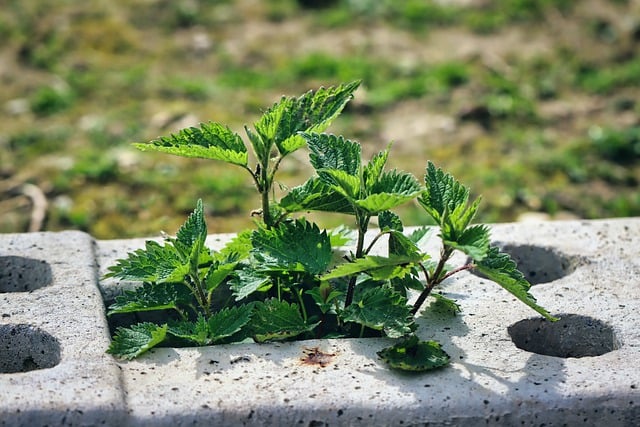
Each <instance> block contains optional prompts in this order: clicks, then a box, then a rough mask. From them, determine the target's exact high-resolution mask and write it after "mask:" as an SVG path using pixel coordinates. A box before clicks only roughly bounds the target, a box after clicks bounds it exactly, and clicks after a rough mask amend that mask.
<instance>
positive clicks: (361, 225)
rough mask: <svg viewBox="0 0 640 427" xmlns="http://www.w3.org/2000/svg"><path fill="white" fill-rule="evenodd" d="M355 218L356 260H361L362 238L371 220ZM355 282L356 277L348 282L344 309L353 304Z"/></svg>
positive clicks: (363, 217)
mask: <svg viewBox="0 0 640 427" xmlns="http://www.w3.org/2000/svg"><path fill="white" fill-rule="evenodd" d="M356 218H357V219H356V221H357V223H358V243H357V244H356V259H358V258H362V257H363V255H364V237H365V235H366V234H367V228H368V226H369V219H371V217H370V216H368V215H360V216H358V215H357V216H356ZM356 280H357V276H353V277H351V279H350V280H349V286H348V287H347V296H346V297H345V300H344V308H347V307H349V306H350V305H351V303H352V302H353V293H354V291H355V288H356Z"/></svg>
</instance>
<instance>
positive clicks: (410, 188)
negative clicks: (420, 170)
mask: <svg viewBox="0 0 640 427" xmlns="http://www.w3.org/2000/svg"><path fill="white" fill-rule="evenodd" d="M367 191H368V193H369V194H376V193H389V194H398V195H404V196H412V197H415V196H417V195H418V194H419V193H420V191H421V187H420V183H419V182H418V180H417V179H416V178H415V177H414V176H413V175H412V174H410V173H408V172H403V171H398V170H396V169H394V170H391V171H388V172H383V173H382V174H381V175H380V177H379V179H378V180H377V181H375V183H373V185H372V186H371V187H368V188H367Z"/></svg>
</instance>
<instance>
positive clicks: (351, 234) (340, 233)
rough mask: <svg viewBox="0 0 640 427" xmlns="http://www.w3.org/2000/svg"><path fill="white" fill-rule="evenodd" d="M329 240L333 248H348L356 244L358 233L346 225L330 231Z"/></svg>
mask: <svg viewBox="0 0 640 427" xmlns="http://www.w3.org/2000/svg"><path fill="white" fill-rule="evenodd" d="M329 240H330V241H331V247H334V248H335V247H340V246H346V245H348V244H350V243H353V242H355V240H356V232H355V230H353V229H351V228H349V227H347V226H346V225H344V224H341V225H339V226H337V227H336V228H334V229H332V230H329Z"/></svg>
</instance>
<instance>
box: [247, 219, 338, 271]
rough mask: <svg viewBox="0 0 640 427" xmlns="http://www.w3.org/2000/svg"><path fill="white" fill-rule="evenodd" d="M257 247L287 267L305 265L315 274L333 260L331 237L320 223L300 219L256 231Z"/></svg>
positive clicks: (257, 250) (255, 243)
mask: <svg viewBox="0 0 640 427" xmlns="http://www.w3.org/2000/svg"><path fill="white" fill-rule="evenodd" d="M251 241H252V243H253V247H254V250H255V251H256V252H258V253H261V254H263V255H264V254H266V255H268V256H269V257H271V258H273V259H274V260H275V262H276V263H278V264H279V265H282V266H283V267H293V266H295V265H296V264H301V265H302V266H304V269H305V271H307V272H309V273H311V274H320V273H323V272H324V271H326V269H327V267H328V266H329V262H331V241H330V240H329V236H328V235H327V232H326V231H320V229H319V228H318V226H317V225H315V224H312V223H310V222H307V221H305V220H304V219H298V220H296V221H293V222H290V223H282V224H280V225H278V227H274V228H271V229H265V228H261V229H258V230H256V231H254V233H253V235H252V237H251Z"/></svg>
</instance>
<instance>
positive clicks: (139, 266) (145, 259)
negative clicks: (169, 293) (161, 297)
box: [105, 240, 189, 283]
mask: <svg viewBox="0 0 640 427" xmlns="http://www.w3.org/2000/svg"><path fill="white" fill-rule="evenodd" d="M108 270H109V273H107V274H106V275H105V277H117V278H120V279H125V280H136V281H142V282H158V283H163V282H182V281H183V280H184V277H185V276H186V275H187V274H188V273H189V265H188V263H185V262H183V260H182V259H181V257H180V254H179V253H178V251H177V250H176V248H174V247H173V246H172V245H164V246H161V245H160V244H158V243H157V242H154V241H152V240H149V241H147V242H145V248H144V249H137V250H135V251H133V252H130V253H129V254H128V257H127V258H126V259H119V260H118V261H117V263H116V265H113V266H110V267H109V269H108Z"/></svg>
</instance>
